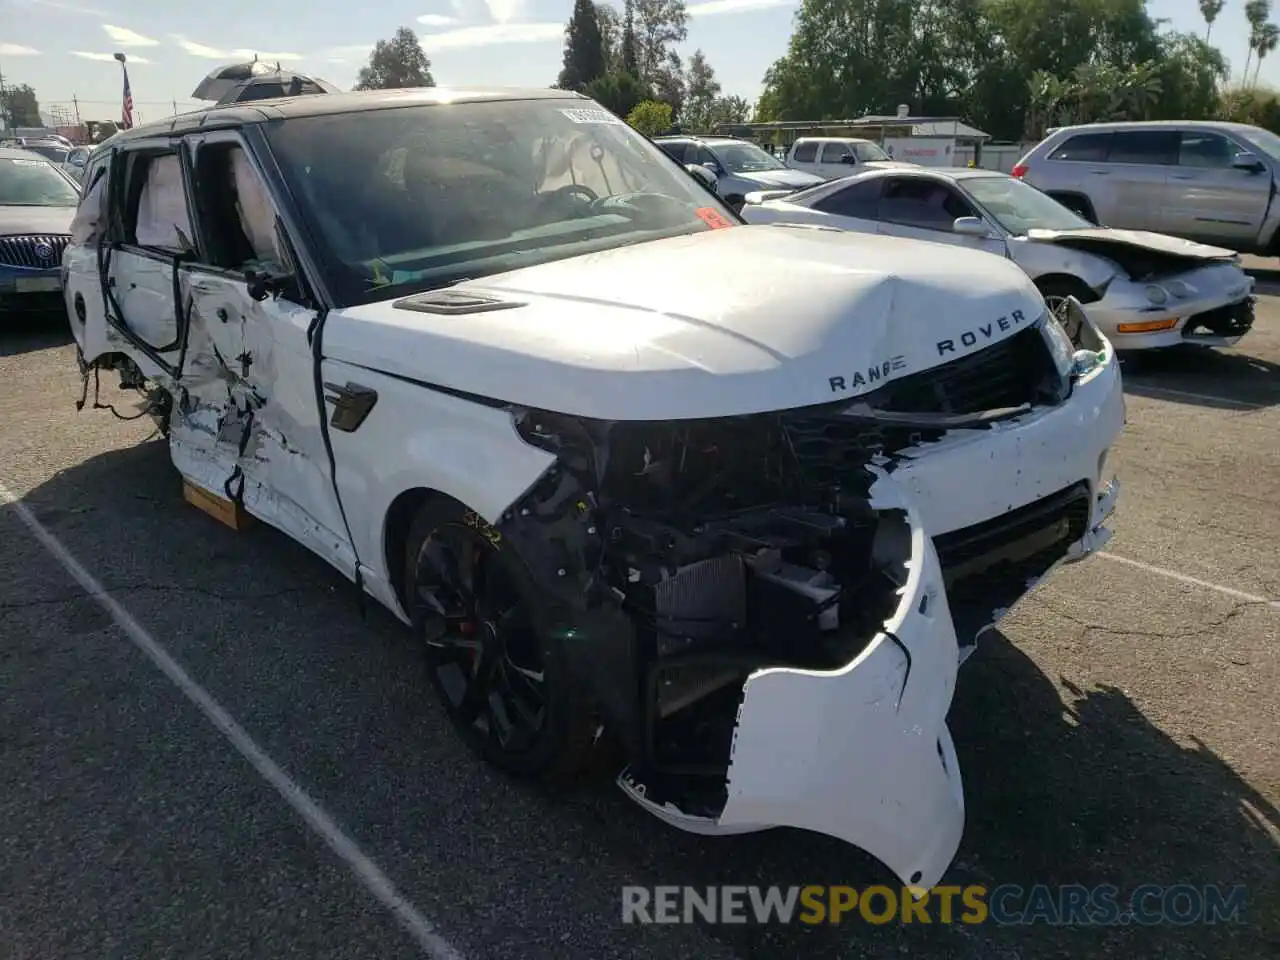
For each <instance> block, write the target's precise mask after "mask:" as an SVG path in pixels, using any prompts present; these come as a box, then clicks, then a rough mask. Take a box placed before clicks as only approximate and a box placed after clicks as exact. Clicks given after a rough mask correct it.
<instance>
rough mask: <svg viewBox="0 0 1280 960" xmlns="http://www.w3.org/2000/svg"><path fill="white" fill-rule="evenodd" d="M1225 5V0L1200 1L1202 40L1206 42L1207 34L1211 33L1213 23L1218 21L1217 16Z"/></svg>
mask: <svg viewBox="0 0 1280 960" xmlns="http://www.w3.org/2000/svg"><path fill="white" fill-rule="evenodd" d="M1226 5H1227V0H1200V16H1202V17H1204V39H1205V41H1206V42H1207V41H1208V39H1209V34H1211V33H1213V21H1215V20H1217V19H1218V14H1220V13H1221V12H1222V8H1223V7H1225V6H1226Z"/></svg>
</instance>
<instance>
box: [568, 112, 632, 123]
mask: <svg viewBox="0 0 1280 960" xmlns="http://www.w3.org/2000/svg"><path fill="white" fill-rule="evenodd" d="M560 112H561V113H562V114H564V115H565V116H566V117H568V118H569V119H570V120H572V121H573V122H574V123H611V124H614V125H615V126H626V123H625V122H624V121H623V120H620V119H619V118H618V117H615V116H614V115H613V114H612V113H610V112H609V111H608V110H561V111H560Z"/></svg>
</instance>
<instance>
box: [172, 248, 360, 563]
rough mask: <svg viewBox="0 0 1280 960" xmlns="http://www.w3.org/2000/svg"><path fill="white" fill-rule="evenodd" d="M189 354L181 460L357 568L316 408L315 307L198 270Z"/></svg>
mask: <svg viewBox="0 0 1280 960" xmlns="http://www.w3.org/2000/svg"><path fill="white" fill-rule="evenodd" d="M184 279H185V281H186V283H185V289H186V293H187V296H188V302H189V307H188V310H189V317H190V329H189V335H188V345H187V356H186V362H185V364H184V368H183V372H182V376H181V378H180V379H179V381H178V400H177V402H176V403H175V405H174V410H173V414H172V420H171V425H170V444H171V447H172V450H173V458H174V463H175V464H176V465H177V466H178V468H179V470H180V471H182V473H183V474H184V475H185V476H188V477H189V478H190V479H191V480H193V481H194V482H196V483H197V484H198V485H200V486H203V487H205V488H206V489H211V490H213V491H214V492H217V493H221V494H222V495H224V496H229V497H230V498H232V499H234V498H236V497H237V496H240V497H242V498H243V502H244V506H245V509H246V510H248V511H249V512H250V513H251V514H253V515H255V516H257V517H258V518H259V519H262V520H264V521H265V522H267V523H270V524H271V525H272V526H275V527H278V528H280V529H282V530H284V531H285V532H287V533H289V534H290V535H292V536H294V537H296V538H297V539H299V540H300V541H301V542H302V543H303V544H304V545H306V546H308V547H310V548H311V549H313V550H315V551H316V552H317V553H319V554H320V555H321V556H322V557H324V558H325V559H327V560H328V561H329V562H330V563H332V564H333V565H334V566H336V567H337V568H338V569H340V570H343V571H344V572H346V573H348V574H350V573H352V572H353V571H354V569H355V560H354V554H353V552H352V549H351V544H350V543H349V541H348V540H347V538H346V536H345V534H343V533H342V532H341V531H342V530H343V523H342V517H341V515H340V513H339V511H338V503H337V499H336V497H335V494H334V491H333V486H332V481H331V479H330V477H329V475H328V471H327V465H328V457H327V454H326V451H325V447H324V440H323V435H322V433H321V430H320V424H319V415H318V413H317V403H316V393H315V377H314V373H313V362H312V358H311V353H310V349H309V347H308V344H307V331H308V329H309V327H310V326H311V324H312V323H313V321H314V320H315V311H314V310H312V309H310V308H307V307H302V306H299V305H297V304H293V303H291V302H289V301H288V300H285V299H283V298H272V297H268V298H267V299H265V300H262V301H256V300H254V299H253V298H252V297H251V296H250V295H249V293H248V292H247V290H246V286H245V282H244V280H243V279H241V278H239V277H234V276H229V275H225V274H220V273H217V272H213V271H202V270H192V271H190V272H189V273H187V274H186V275H185V277H184Z"/></svg>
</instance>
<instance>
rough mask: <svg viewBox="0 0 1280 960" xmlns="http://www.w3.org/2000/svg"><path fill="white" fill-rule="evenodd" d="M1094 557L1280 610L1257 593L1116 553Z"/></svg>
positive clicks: (1098, 553)
mask: <svg viewBox="0 0 1280 960" xmlns="http://www.w3.org/2000/svg"><path fill="white" fill-rule="evenodd" d="M1094 556H1096V557H1102V559H1104V560H1111V561H1113V562H1114V563H1123V564H1125V565H1126V566H1130V567H1136V568H1137V569H1139V570H1145V571H1146V572H1147V573H1156V574H1159V575H1160V576H1162V577H1168V578H1169V579H1170V580H1177V581H1178V582H1179V583H1185V584H1189V585H1190V586H1193V587H1201V588H1203V589H1205V590H1213V591H1215V592H1217V593H1221V594H1224V595H1226V596H1228V597H1231V598H1233V599H1235V600H1243V601H1244V602H1245V603H1256V604H1258V605H1259V606H1265V607H1270V608H1271V609H1272V610H1280V600H1271V599H1269V598H1267V597H1260V596H1258V595H1257V594H1256V593H1245V592H1244V591H1243V590H1237V589H1235V588H1234V587H1224V586H1223V585H1222V584H1220V583H1210V582H1209V581H1208V580H1201V579H1200V578H1199V577H1190V576H1187V574H1185V573H1178V571H1177V570H1167V569H1165V568H1164V567H1157V566H1155V565H1153V564H1150V563H1143V562H1142V561H1141V560H1130V559H1129V558H1128V557H1118V556H1116V555H1115V554H1114V553H1107V552H1106V551H1104V550H1100V551H1098V552H1097V553H1096V554H1094Z"/></svg>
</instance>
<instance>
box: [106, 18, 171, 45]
mask: <svg viewBox="0 0 1280 960" xmlns="http://www.w3.org/2000/svg"><path fill="white" fill-rule="evenodd" d="M102 29H103V30H105V31H106V32H107V36H108V37H110V38H111V39H112V40H114V41H115V42H116V44H117V45H118V46H121V47H158V46H160V41H159V40H152V39H151V38H150V37H144V36H143V35H142V34H140V33H135V32H134V31H133V30H126V29H125V28H124V27H113V26H112V25H111V24H109V23H104V24H103V25H102Z"/></svg>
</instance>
